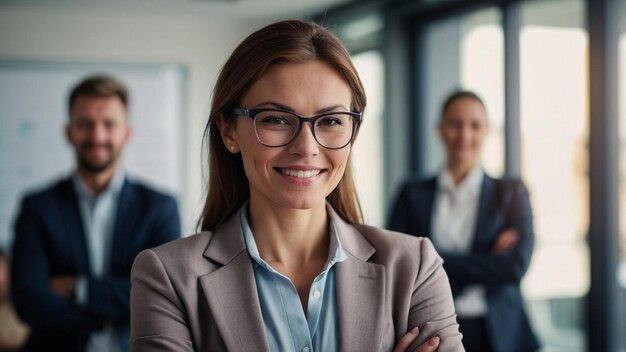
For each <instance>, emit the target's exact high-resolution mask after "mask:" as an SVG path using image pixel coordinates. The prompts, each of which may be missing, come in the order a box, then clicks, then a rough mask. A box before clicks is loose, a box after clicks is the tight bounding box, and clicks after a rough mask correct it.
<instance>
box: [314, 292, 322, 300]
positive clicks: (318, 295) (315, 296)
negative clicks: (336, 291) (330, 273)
mask: <svg viewBox="0 0 626 352" xmlns="http://www.w3.org/2000/svg"><path fill="white" fill-rule="evenodd" d="M320 297H322V294H321V293H320V291H315V292H313V298H315V299H320Z"/></svg>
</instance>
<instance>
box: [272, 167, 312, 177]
mask: <svg viewBox="0 0 626 352" xmlns="http://www.w3.org/2000/svg"><path fill="white" fill-rule="evenodd" d="M277 170H278V171H279V172H280V173H281V174H283V175H287V176H291V177H297V178H311V177H313V176H317V175H319V174H320V173H321V172H322V170H321V169H315V170H294V169H282V168H277Z"/></svg>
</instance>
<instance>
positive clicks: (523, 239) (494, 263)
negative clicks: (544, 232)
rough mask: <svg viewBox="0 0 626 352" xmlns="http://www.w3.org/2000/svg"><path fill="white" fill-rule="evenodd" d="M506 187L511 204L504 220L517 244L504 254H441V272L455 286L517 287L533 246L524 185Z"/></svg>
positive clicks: (526, 192) (506, 207) (530, 218)
mask: <svg viewBox="0 0 626 352" xmlns="http://www.w3.org/2000/svg"><path fill="white" fill-rule="evenodd" d="M509 185H510V187H513V190H512V201H511V202H510V204H508V205H504V207H505V212H506V216H507V218H508V221H507V222H508V224H507V226H508V227H512V228H514V229H517V230H518V231H519V234H520V240H519V242H518V244H517V245H516V246H515V248H514V249H512V250H511V251H509V252H504V253H492V252H473V253H469V254H463V255H457V254H448V253H441V254H442V257H443V259H444V268H445V269H446V272H447V273H448V275H449V276H450V279H451V280H452V281H454V282H455V283H459V284H462V285H465V284H482V285H485V286H487V287H489V286H496V285H501V284H506V283H519V282H520V281H521V279H522V277H523V276H524V274H525V273H526V270H527V269H528V265H529V263H530V258H531V255H532V251H533V246H534V232H533V220H532V210H531V207H530V200H529V196H528V190H527V189H526V187H525V186H524V184H523V183H522V182H517V183H514V184H509Z"/></svg>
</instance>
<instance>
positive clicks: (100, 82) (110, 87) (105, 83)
mask: <svg viewBox="0 0 626 352" xmlns="http://www.w3.org/2000/svg"><path fill="white" fill-rule="evenodd" d="M80 95H87V96H92V97H103V98H107V97H118V98H120V100H121V101H122V104H123V105H124V108H126V109H128V91H127V90H126V87H124V85H123V84H121V83H120V82H118V81H117V80H115V79H114V78H113V77H111V76H107V75H94V76H89V77H87V78H85V79H84V80H83V81H82V82H80V83H78V85H76V86H75V87H74V88H73V89H72V92H71V93H70V99H69V104H68V109H69V111H70V112H71V111H72V106H73V105H74V102H75V101H76V99H77V98H78V96H80ZM70 116H71V115H70Z"/></svg>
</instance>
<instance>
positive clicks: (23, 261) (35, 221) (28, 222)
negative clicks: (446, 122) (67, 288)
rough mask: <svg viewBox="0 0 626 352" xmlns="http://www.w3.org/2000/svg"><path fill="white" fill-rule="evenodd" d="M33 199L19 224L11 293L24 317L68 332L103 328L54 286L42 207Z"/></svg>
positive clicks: (33, 323) (35, 325) (26, 204)
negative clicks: (44, 236) (63, 296)
mask: <svg viewBox="0 0 626 352" xmlns="http://www.w3.org/2000/svg"><path fill="white" fill-rule="evenodd" d="M33 203H34V202H33V201H31V200H30V199H29V198H26V199H24V201H23V202H22V207H21V211H20V213H19V215H18V218H17V221H16V224H15V241H14V243H13V253H12V265H11V280H12V287H11V293H12V296H13V303H14V305H15V308H16V310H17V312H18V314H19V316H20V318H21V319H22V320H24V321H25V322H26V323H28V324H29V325H31V326H32V327H33V328H42V329H45V330H61V331H65V332H68V333H71V332H74V333H75V332H78V331H92V330H95V329H97V328H99V327H100V326H101V325H102V324H101V323H100V321H99V320H98V319H96V318H95V317H94V316H93V315H91V314H89V313H87V312H85V311H83V310H82V309H81V308H79V307H78V306H77V305H75V304H73V303H71V302H70V301H68V300H66V299H64V298H61V297H59V296H57V295H56V294H55V293H53V292H52V290H51V289H50V286H49V280H50V273H49V271H50V267H49V265H48V262H49V260H48V256H47V254H46V250H45V247H46V244H45V242H44V240H43V238H42V236H43V235H44V231H45V230H44V226H43V224H42V221H43V220H42V218H41V215H40V213H41V210H39V211H38V209H37V207H36V205H35V204H33Z"/></svg>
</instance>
